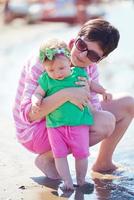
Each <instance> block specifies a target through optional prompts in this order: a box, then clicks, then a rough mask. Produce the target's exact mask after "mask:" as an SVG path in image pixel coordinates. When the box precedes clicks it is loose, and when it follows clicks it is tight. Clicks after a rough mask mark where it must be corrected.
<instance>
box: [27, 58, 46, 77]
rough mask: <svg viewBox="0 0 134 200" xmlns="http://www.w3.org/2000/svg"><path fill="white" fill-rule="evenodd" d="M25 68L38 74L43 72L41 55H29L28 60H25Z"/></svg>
mask: <svg viewBox="0 0 134 200" xmlns="http://www.w3.org/2000/svg"><path fill="white" fill-rule="evenodd" d="M24 66H25V70H26V71H29V72H31V73H32V72H36V73H37V74H41V73H42V72H43V67H42V64H41V63H40V61H39V57H38V55H37V54H31V55H29V56H28V58H27V59H26V61H25V62H24Z"/></svg>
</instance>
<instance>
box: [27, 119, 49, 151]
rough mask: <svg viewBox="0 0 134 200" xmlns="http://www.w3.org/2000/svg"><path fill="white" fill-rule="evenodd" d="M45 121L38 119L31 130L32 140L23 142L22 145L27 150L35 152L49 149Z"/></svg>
mask: <svg viewBox="0 0 134 200" xmlns="http://www.w3.org/2000/svg"><path fill="white" fill-rule="evenodd" d="M44 127H45V122H44V120H43V121H40V122H39V123H38V124H37V125H36V126H35V127H34V129H33V130H34V132H33V137H32V140H30V141H28V142H26V143H23V146H24V147H25V148H27V149H28V150H29V151H31V152H33V153H37V154H42V153H44V152H48V151H51V146H50V143H49V139H48V134H47V128H44Z"/></svg>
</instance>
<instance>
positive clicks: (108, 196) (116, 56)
mask: <svg viewBox="0 0 134 200" xmlns="http://www.w3.org/2000/svg"><path fill="white" fill-rule="evenodd" d="M103 9H104V10H105V12H106V15H105V16H104V17H105V18H106V19H108V20H110V21H111V22H113V24H115V26H117V27H118V29H119V30H120V33H121V40H120V44H119V47H118V49H117V50H116V51H115V52H114V53H112V55H110V56H109V57H108V58H107V59H106V60H105V61H102V63H101V64H100V66H101V67H100V69H99V70H100V73H101V77H100V78H101V82H102V83H103V85H105V87H106V88H109V89H110V90H111V91H112V92H124V91H126V92H129V93H131V94H132V95H134V78H133V73H134V61H133V58H134V48H133V35H134V26H133V20H134V4H133V3H132V1H120V3H119V2H118V3H114V4H107V5H105V6H104V7H103ZM79 27H80V26H78V25H77V26H69V25H67V24H64V23H43V24H37V25H26V24H25V22H24V21H22V20H16V21H14V22H13V23H11V24H9V25H3V24H2V23H0V34H1V36H0V102H1V103H0V113H1V115H0V200H59V199H61V200H63V199H69V200H73V199H75V200H88V199H90V200H114V199H116V198H117V199H121V200H132V199H134V164H133V163H134V141H133V133H134V125H133V124H132V125H131V126H130V127H129V129H128V130H127V134H126V135H125V137H124V138H123V140H122V141H121V142H120V144H119V146H118V148H117V150H116V153H115V154H114V159H115V161H116V162H118V163H120V165H121V167H120V168H119V170H118V171H117V172H115V173H113V174H112V175H110V174H105V175H102V174H99V173H93V174H92V173H91V171H90V169H91V165H92V163H93V162H94V160H95V158H96V156H97V151H98V148H99V145H97V146H95V147H92V148H91V156H90V157H89V170H88V176H87V178H88V179H90V180H91V181H92V182H93V183H94V184H95V188H94V191H93V192H91V193H90V194H83V193H82V192H81V191H79V190H76V191H74V192H73V193H66V194H63V193H62V192H61V191H59V190H57V188H58V185H59V183H60V182H59V181H52V180H49V179H47V178H46V177H44V176H43V174H42V173H41V172H40V171H39V170H38V169H36V167H35V166H34V158H35V155H34V154H31V153H29V152H28V151H27V150H25V149H24V148H23V147H22V146H21V145H20V144H19V143H18V142H17V140H16V137H15V129H14V126H13V121H12V104H13V100H14V96H15V91H16V87H17V81H18V78H19V74H20V70H21V66H22V64H23V62H24V60H26V58H27V57H28V56H29V54H30V53H32V51H35V50H36V49H37V48H38V46H39V44H40V42H41V41H42V40H43V39H47V38H52V37H58V38H63V39H65V40H66V41H67V42H68V41H69V39H70V37H71V36H72V37H73V36H75V35H76V33H77V31H78V30H79ZM69 163H70V169H71V173H72V176H73V178H74V180H75V175H74V161H73V158H72V157H71V156H69Z"/></svg>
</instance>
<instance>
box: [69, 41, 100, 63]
mask: <svg viewBox="0 0 134 200" xmlns="http://www.w3.org/2000/svg"><path fill="white" fill-rule="evenodd" d="M70 48H71V62H72V64H73V65H76V66H79V67H87V66H89V65H90V64H92V63H97V62H99V61H100V60H101V59H102V58H103V51H102V50H101V48H100V47H99V45H98V43H97V42H93V41H89V40H87V39H83V38H82V37H81V38H77V39H76V40H75V41H74V42H73V43H72V44H71V45H70Z"/></svg>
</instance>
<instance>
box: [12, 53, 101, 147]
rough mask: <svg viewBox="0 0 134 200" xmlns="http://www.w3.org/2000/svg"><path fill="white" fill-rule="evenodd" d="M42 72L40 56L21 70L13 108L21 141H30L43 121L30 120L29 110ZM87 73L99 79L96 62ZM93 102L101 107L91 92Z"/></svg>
mask: <svg viewBox="0 0 134 200" xmlns="http://www.w3.org/2000/svg"><path fill="white" fill-rule="evenodd" d="M42 72H43V68H42V65H41V63H40V62H39V60H38V58H37V57H34V56H33V57H31V58H30V59H29V60H28V61H27V62H26V63H25V64H24V66H23V69H22V72H21V76H20V79H19V84H18V89H17V93H16V98H15V104H14V108H13V117H14V121H15V127H16V131H17V138H18V140H19V141H20V142H21V143H25V142H28V141H30V140H31V139H32V137H33V132H34V131H33V130H34V128H35V126H37V123H39V122H40V121H41V120H38V121H34V122H32V123H31V122H29V120H28V112H29V110H30V107H31V96H32V94H33V93H34V91H35V89H36V87H37V85H38V83H37V80H38V77H39V76H40V75H41V73H42ZM87 73H88V74H89V76H90V78H91V79H92V80H95V81H98V71H97V66H96V65H95V64H93V65H92V66H90V67H88V68H87ZM91 103H92V104H93V106H94V107H96V109H97V110H99V109H101V105H100V102H99V99H98V96H97V95H96V93H93V92H91ZM43 120H44V119H43ZM44 125H45V124H44Z"/></svg>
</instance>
